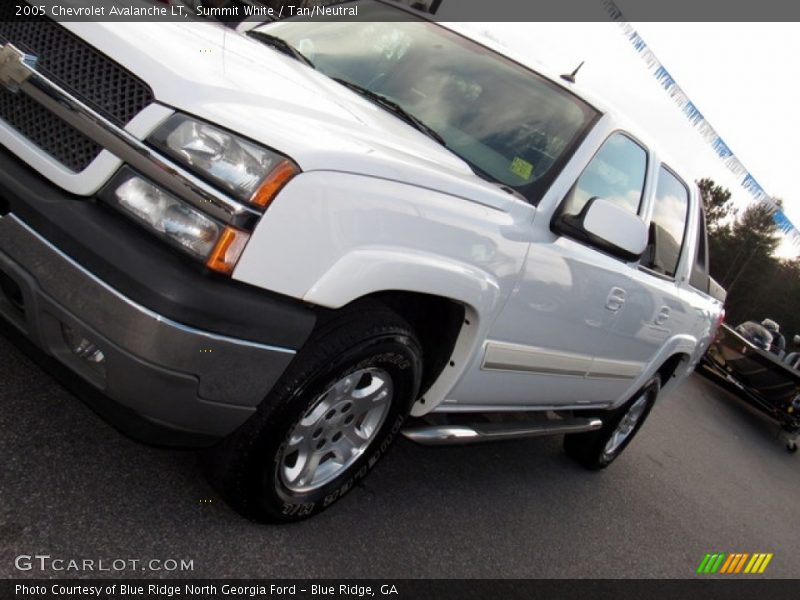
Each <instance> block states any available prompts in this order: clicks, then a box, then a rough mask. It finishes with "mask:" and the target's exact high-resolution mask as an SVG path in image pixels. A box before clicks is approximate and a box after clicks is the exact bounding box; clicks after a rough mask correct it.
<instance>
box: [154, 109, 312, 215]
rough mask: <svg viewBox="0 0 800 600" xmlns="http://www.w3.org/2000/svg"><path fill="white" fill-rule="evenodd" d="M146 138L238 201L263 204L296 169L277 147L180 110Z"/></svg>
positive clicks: (265, 204)
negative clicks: (260, 143) (249, 139)
mask: <svg viewBox="0 0 800 600" xmlns="http://www.w3.org/2000/svg"><path fill="white" fill-rule="evenodd" d="M150 142H151V143H152V144H154V145H155V146H157V147H158V148H159V149H160V150H162V151H163V152H165V153H166V154H168V155H169V156H171V157H172V158H173V159H175V160H177V161H178V162H180V163H182V164H185V165H187V166H188V167H189V168H190V169H192V170H193V171H194V172H195V173H197V174H198V175H199V176H201V177H204V178H205V179H207V180H208V181H209V183H212V184H214V185H217V186H218V187H219V188H220V189H222V190H224V191H225V192H227V193H229V194H230V195H231V196H233V197H234V198H236V199H237V200H240V201H242V202H246V203H248V204H252V205H255V206H258V207H261V208H266V206H267V205H268V204H269V203H270V202H271V201H272V199H273V198H274V197H275V195H276V194H277V193H278V191H279V190H280V189H281V188H282V187H283V186H284V185H285V184H286V182H287V181H289V179H291V178H292V177H293V176H294V175H296V174H297V173H299V171H300V170H299V169H298V167H297V166H296V165H295V164H294V163H293V162H292V161H290V160H289V159H288V158H286V157H285V156H282V155H280V154H278V153H277V152H273V151H272V150H269V149H268V148H264V147H263V146H259V145H257V144H254V143H252V142H250V141H248V140H245V139H243V138H241V137H239V136H237V135H234V134H232V133H230V132H228V131H225V130H223V129H220V128H218V127H215V126H213V125H209V124H208V123H204V122H202V121H199V120H197V119H193V118H191V117H188V116H186V115H182V114H175V115H173V116H171V117H170V118H169V119H167V120H166V121H165V122H164V123H163V124H162V125H161V126H160V127H159V128H158V129H157V130H156V131H155V132H154V133H153V135H151V136H150Z"/></svg>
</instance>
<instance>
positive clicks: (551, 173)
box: [0, 1, 722, 521]
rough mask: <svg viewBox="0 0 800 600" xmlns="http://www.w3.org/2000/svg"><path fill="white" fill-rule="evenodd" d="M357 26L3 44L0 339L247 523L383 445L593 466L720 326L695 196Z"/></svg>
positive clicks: (613, 450)
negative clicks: (53, 366)
mask: <svg viewBox="0 0 800 600" xmlns="http://www.w3.org/2000/svg"><path fill="white" fill-rule="evenodd" d="M12 5H13V3H4V4H3V7H2V9H0V11H2V12H4V13H9V11H10V10H11V9H12V8H13V7H12ZM358 8H359V21H358V22H356V21H348V20H347V19H341V20H338V21H337V20H328V21H325V22H316V21H309V20H285V21H280V22H274V23H263V22H262V23H257V22H245V23H241V24H239V25H238V28H232V27H231V26H226V25H223V24H220V23H214V22H198V23H90V22H75V23H63V24H58V23H55V22H52V21H46V20H39V21H36V22H25V21H20V20H15V17H14V15H13V14H10V13H9V14H2V15H0V21H2V22H0V88H2V89H0V146H1V147H0V215H2V216H0V283H1V285H2V293H0V314H2V315H3V317H4V318H5V320H6V321H7V322H9V323H10V324H11V325H10V328H9V329H8V331H9V332H11V333H13V335H18V336H19V337H20V338H21V339H22V340H23V342H25V343H27V341H25V339H24V338H27V340H28V341H30V342H32V343H33V345H34V346H35V347H38V350H37V352H38V351H43V353H44V355H49V356H50V359H55V360H57V361H59V362H60V363H62V364H63V365H65V366H66V367H68V369H69V370H71V371H72V372H74V373H75V374H77V375H78V376H79V377H80V379H82V380H84V381H85V382H88V383H89V384H90V385H91V386H93V388H96V389H97V390H100V391H101V392H102V394H101V397H102V400H101V401H99V402H97V401H93V405H94V407H95V409H96V410H98V411H99V412H100V413H101V414H103V415H104V416H106V417H107V418H108V419H109V420H111V421H112V422H113V423H114V424H115V425H116V426H117V427H119V428H120V429H122V430H123V431H125V432H127V433H129V434H131V435H134V436H135V437H137V438H139V439H142V440H145V441H149V442H153V443H158V444H174V445H183V446H197V447H205V448H207V450H206V451H205V454H206V459H207V465H208V471H209V475H210V477H211V480H212V482H213V484H214V485H215V486H216V487H217V489H219V490H220V491H221V493H222V494H223V495H224V496H225V497H226V498H227V499H228V501H229V502H230V503H231V504H232V505H233V506H234V507H236V508H237V509H238V510H239V511H241V512H242V513H243V514H245V515H248V516H249V517H251V518H254V519H257V520H262V521H292V520H298V519H302V518H304V517H307V516H309V515H312V514H315V513H317V512H318V511H320V510H322V509H324V508H325V507H327V506H329V505H330V504H331V503H333V502H334V501H336V500H337V499H338V498H340V497H341V496H342V495H344V494H345V493H346V492H347V491H349V490H350V489H351V488H352V487H353V485H354V483H356V482H357V481H358V480H360V479H361V478H362V477H364V476H365V475H366V474H367V472H368V471H369V470H370V469H371V468H372V467H373V466H374V465H375V464H376V463H377V461H378V460H379V458H380V457H381V456H382V455H383V454H384V453H385V451H386V450H387V448H388V447H389V446H390V445H391V443H392V441H393V440H394V439H395V438H397V436H398V435H399V434H401V433H402V434H405V435H406V436H407V437H409V438H411V439H412V440H415V441H417V442H420V443H427V444H448V443H464V442H471V441H483V440H492V439H510V438H518V437H525V436H533V435H542V434H550V433H561V434H566V437H565V443H564V446H565V448H566V451H567V452H568V453H569V454H570V455H571V456H573V457H574V458H575V459H577V460H578V461H580V462H581V463H582V464H584V465H585V466H587V467H589V468H593V469H598V468H602V467H605V466H607V465H608V464H609V463H610V462H611V461H613V460H614V459H615V458H616V457H617V456H619V454H620V452H621V451H622V450H623V449H624V448H625V447H626V445H627V444H628V443H629V442H630V441H631V439H632V437H633V436H634V435H635V434H636V432H637V431H638V429H639V427H641V425H642V423H643V421H644V420H645V418H646V417H647V415H648V413H649V412H650V409H651V408H652V406H653V403H654V402H655V400H656V396H657V395H659V393H661V394H663V393H665V392H666V391H668V390H669V389H671V388H673V387H675V386H676V385H677V383H678V382H679V381H681V380H682V379H683V378H684V377H686V375H687V374H688V373H689V372H690V371H691V370H692V368H693V367H694V365H695V364H696V363H697V361H698V360H699V359H700V357H701V356H702V355H703V353H704V351H705V350H706V347H707V346H708V344H709V343H710V341H711V340H712V337H713V336H714V334H715V330H716V327H717V325H718V324H719V322H720V319H721V315H722V303H721V301H720V299H721V296H722V294H721V291H720V290H718V289H717V287H716V285H715V284H714V282H713V281H712V280H711V279H710V277H709V276H708V257H707V255H706V248H707V245H706V232H705V225H704V216H703V208H702V203H701V202H700V199H699V196H698V190H697V187H696V186H695V185H694V184H693V183H692V182H691V181H689V180H688V179H687V178H686V177H685V176H681V174H680V171H679V170H678V168H677V165H674V164H672V163H670V162H668V161H666V160H665V159H664V158H663V157H662V156H661V154H659V152H658V149H657V147H656V146H653V145H651V144H650V143H648V142H646V141H644V139H643V138H642V137H640V136H637V135H635V134H634V133H632V129H631V128H630V127H629V125H628V124H627V123H625V121H623V120H621V119H620V118H619V116H618V115H615V114H614V113H613V112H611V111H610V110H608V109H606V108H604V107H603V105H602V104H600V103H598V102H597V101H595V100H592V99H590V98H589V97H588V96H586V95H585V94H582V93H579V92H578V91H577V90H576V89H574V88H575V86H574V85H573V84H570V83H568V82H566V81H562V80H560V79H559V78H558V77H548V76H547V75H544V74H542V73H540V72H537V71H536V70H533V69H531V68H529V67H528V66H526V65H525V64H524V62H522V61H521V60H516V59H514V58H512V57H509V56H508V54H507V53H506V52H504V51H502V50H500V49H498V48H496V47H493V46H492V45H491V44H490V43H488V42H485V43H484V42H481V43H479V42H477V41H475V40H474V39H472V38H471V37H470V36H468V35H466V34H464V33H463V32H462V33H459V32H458V31H457V30H456V29H454V28H453V27H444V26H442V25H439V24H436V23H432V22H429V21H426V20H425V19H424V18H422V17H419V16H417V15H415V14H414V13H412V12H409V11H406V10H405V9H402V8H399V7H397V6H395V5H392V4H390V3H384V2H377V1H373V2H362V3H360V4H358ZM401 10H402V11H405V12H403V13H399V12H398V11H401ZM398 16H400V17H401V18H398ZM6 327H9V326H8V325H6ZM23 336H24V337H23ZM409 417H411V418H409Z"/></svg>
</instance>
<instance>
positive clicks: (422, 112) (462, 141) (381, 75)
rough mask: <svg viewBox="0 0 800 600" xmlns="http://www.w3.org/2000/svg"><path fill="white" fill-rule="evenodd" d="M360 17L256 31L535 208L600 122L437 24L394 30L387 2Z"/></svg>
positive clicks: (366, 7)
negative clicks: (382, 103)
mask: <svg viewBox="0 0 800 600" xmlns="http://www.w3.org/2000/svg"><path fill="white" fill-rule="evenodd" d="M359 17H360V20H359V21H358V22H331V21H328V22H324V21H281V22H278V23H272V24H269V25H265V26H261V27H259V28H258V29H259V30H261V31H264V32H269V33H270V34H272V35H275V36H279V37H281V38H283V39H284V40H286V41H287V42H289V43H290V44H291V45H292V46H294V47H295V48H296V49H297V50H299V51H300V52H301V53H302V54H303V55H304V56H305V57H306V58H308V59H309V60H310V61H311V62H312V63H313V64H314V66H315V67H316V68H317V69H318V70H319V71H321V72H322V73H324V74H326V75H328V76H330V77H334V78H339V79H343V80H346V81H349V82H351V83H354V84H356V85H358V86H361V87H364V88H366V89H368V90H370V91H373V92H375V93H377V94H380V95H382V96H385V97H387V98H389V99H390V100H392V101H393V102H396V103H397V104H399V105H400V106H401V107H402V108H403V109H404V110H405V111H406V112H408V113H410V114H411V115H413V116H414V117H416V118H417V119H418V120H420V121H422V122H423V123H424V124H425V125H427V126H428V127H430V128H431V129H433V130H434V131H435V132H436V133H437V134H439V136H440V137H441V138H442V140H443V142H444V144H445V145H446V146H447V147H448V148H449V149H450V150H451V151H452V152H454V153H455V154H457V155H458V156H459V157H461V158H462V159H464V160H465V161H466V162H467V163H469V164H470V165H471V166H472V168H473V169H474V170H475V171H476V173H478V174H479V175H481V176H482V177H485V178H486V179H489V180H492V181H495V182H497V183H500V184H503V185H506V186H509V187H512V188H514V189H516V190H517V191H519V192H520V193H522V194H523V195H524V196H525V197H526V198H527V199H528V200H530V201H532V202H536V201H538V199H539V196H540V194H541V193H542V192H543V191H544V190H545V189H546V187H547V184H548V183H549V182H550V181H551V180H552V178H553V177H555V175H556V174H557V172H558V170H559V168H560V167H561V166H562V164H563V163H564V162H565V161H566V159H567V158H568V156H569V155H570V154H571V152H572V150H573V149H574V147H575V146H576V144H577V142H578V141H579V140H580V138H581V137H582V136H583V135H584V134H585V132H586V131H587V130H588V128H589V125H590V124H591V123H592V122H593V120H594V119H595V118H596V116H597V112H596V111H595V110H594V109H593V108H591V107H590V106H589V105H587V104H586V103H585V102H583V101H582V100H580V99H579V98H577V97H576V96H574V95H572V94H571V93H569V92H568V91H566V90H564V89H562V88H560V87H559V86H557V85H555V84H553V83H551V82H549V81H547V80H546V79H545V78H543V77H541V76H539V75H537V74H536V73H534V72H532V71H530V70H528V69H526V68H524V67H522V66H520V65H518V64H516V63H514V62H513V61H511V60H509V59H506V58H505V57H503V56H500V55H498V54H496V53H494V52H493V51H491V50H489V49H487V48H485V47H483V46H481V45H479V44H476V43H475V42H472V41H470V40H467V39H465V38H463V37H461V36H459V35H457V34H455V33H453V32H450V31H448V30H447V29H445V28H443V27H440V26H438V25H436V24H434V23H430V22H427V21H423V20H410V21H404V22H397V21H395V22H389V21H391V19H397V9H394V8H392V7H389V6H386V5H383V4H380V3H369V4H366V3H364V4H359ZM409 18H410V17H409ZM365 20H366V21H368V22H364V21H365ZM382 21H383V22H382Z"/></svg>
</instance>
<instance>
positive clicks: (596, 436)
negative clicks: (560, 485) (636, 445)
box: [564, 375, 661, 470]
mask: <svg viewBox="0 0 800 600" xmlns="http://www.w3.org/2000/svg"><path fill="white" fill-rule="evenodd" d="M660 389H661V379H660V378H659V376H658V375H656V376H655V377H653V379H651V380H650V381H648V382H647V383H646V384H645V385H644V386H643V387H642V388H641V389H640V390H639V391H638V392H637V393H636V394H634V395H633V398H631V399H630V400H629V401H628V402H626V403H625V404H623V405H622V406H621V407H620V408H618V409H617V410H615V411H611V412H608V411H606V412H598V413H593V414H592V416H596V417H599V418H600V419H602V420H603V426H602V427H601V428H600V429H598V430H597V431H590V432H587V433H573V434H569V435H566V436H565V437H564V450H565V451H566V452H567V454H569V455H570V456H571V457H572V458H574V459H575V460H577V461H578V462H579V463H580V464H582V465H583V466H584V467H586V468H589V469H593V470H598V469H604V468H606V467H607V466H608V465H610V464H611V463H612V462H614V460H616V458H617V457H618V456H619V455H620V454H622V451H623V450H625V448H627V446H628V444H630V443H631V440H633V438H634V436H635V435H636V434H637V433H638V432H639V429H641V427H642V425H643V424H644V421H645V420H646V419H647V417H648V416H649V414H650V411H651V410H652V408H653V405H654V404H655V401H656V398H657V396H658V392H659V390H660Z"/></svg>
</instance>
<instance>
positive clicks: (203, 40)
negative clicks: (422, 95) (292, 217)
mask: <svg viewBox="0 0 800 600" xmlns="http://www.w3.org/2000/svg"><path fill="white" fill-rule="evenodd" d="M64 25H65V26H66V27H67V28H69V29H70V30H71V31H73V32H74V33H76V34H77V35H79V36H80V37H81V38H83V39H84V40H86V41H87V42H88V43H90V44H92V45H93V46H95V47H96V48H98V49H99V50H100V51H102V52H104V53H105V54H107V55H109V56H111V57H112V58H113V59H114V60H115V61H117V62H119V63H120V64H122V65H123V66H125V67H126V68H127V69H129V70H130V71H131V72H133V73H135V74H136V75H137V76H139V77H140V78H141V79H142V80H144V81H146V82H147V83H148V84H149V85H150V87H151V88H152V89H153V92H154V94H155V98H156V100H157V101H158V102H160V103H162V104H166V105H168V106H171V107H173V108H175V109H177V110H179V111H183V112H186V113H189V114H192V115H195V116H198V117H200V118H203V119H206V120H208V121H210V122H212V123H216V124H219V125H221V126H223V127H225V128H227V129H230V130H232V131H235V132H237V133H240V134H242V135H244V136H245V137H249V138H251V139H253V140H254V141H257V142H260V143H262V144H264V145H266V146H269V147H271V148H274V149H275V150H277V151H279V152H281V153H283V154H286V155H288V156H290V157H291V158H292V159H293V160H294V161H296V162H297V164H298V165H299V166H300V168H301V169H302V170H303V171H324V170H330V171H345V172H350V173H359V174H364V175H368V176H373V177H379V178H385V179H391V180H394V181H400V182H404V183H409V184H412V185H416V186H420V187H426V188H429V189H435V190H437V191H441V192H444V193H448V194H451V195H455V196H461V197H464V198H466V199H468V200H471V201H474V202H478V203H481V204H485V205H487V206H491V207H493V208H497V209H500V210H507V209H508V207H509V205H510V203H512V202H514V201H515V200H514V197H513V196H511V195H509V194H508V193H506V192H504V191H503V190H501V189H500V188H499V187H497V186H495V185H493V184H491V183H489V182H486V181H484V180H483V179H481V178H479V177H477V176H476V175H475V174H474V173H473V172H472V170H471V169H470V168H469V166H468V165H467V164H466V163H465V162H464V161H463V160H461V159H460V158H459V157H457V156H456V155H454V154H453V153H451V152H450V151H449V150H447V149H446V148H444V147H443V146H441V145H440V144H439V143H437V142H436V141H435V140H432V139H431V138H429V137H428V136H427V135H425V134H424V133H422V132H420V131H418V130H416V129H415V128H414V127H412V126H411V125H409V124H407V123H406V122H404V121H403V120H401V119H399V118H397V117H396V116H394V115H392V114H391V113H389V112H388V111H386V110H384V109H383V108H381V107H379V106H377V105H375V104H374V103H372V102H370V101H369V100H366V99H364V98H362V97H361V96H360V95H358V94H357V93H355V92H352V91H351V90H349V89H347V88H345V87H344V86H342V85H340V84H338V83H336V82H335V81H333V80H332V79H330V78H328V77H327V76H325V75H323V74H321V73H318V72H317V71H315V70H314V69H313V68H311V67H308V66H306V65H304V64H302V63H301V62H299V61H297V60H294V59H292V58H290V57H288V56H285V55H284V54H282V53H280V52H278V51H276V50H274V49H272V48H270V47H268V46H266V45H265V44H262V43H261V42H258V41H256V40H253V39H250V38H247V37H246V36H245V35H244V34H242V33H238V32H236V31H234V30H231V29H229V28H227V27H224V26H222V25H219V24H216V23H204V22H196V23H65V24H64Z"/></svg>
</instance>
